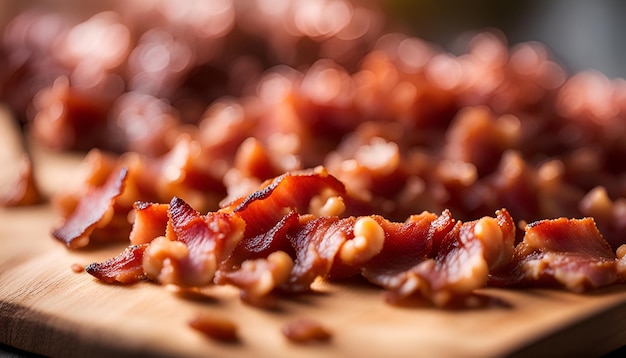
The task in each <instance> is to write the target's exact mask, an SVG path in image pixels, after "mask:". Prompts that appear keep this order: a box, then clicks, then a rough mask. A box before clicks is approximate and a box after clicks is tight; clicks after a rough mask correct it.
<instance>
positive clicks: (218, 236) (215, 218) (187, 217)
mask: <svg viewBox="0 0 626 358" xmlns="http://www.w3.org/2000/svg"><path fill="white" fill-rule="evenodd" d="M168 215H169V220H170V221H169V224H168V225H170V226H171V230H168V238H167V239H169V240H170V242H167V239H166V238H164V239H163V240H159V241H158V242H154V241H153V244H152V245H150V247H149V248H148V250H147V252H146V256H145V258H144V266H145V267H144V268H145V271H146V273H147V274H148V276H149V277H151V278H154V279H157V280H158V281H159V282H161V283H163V284H176V285H180V286H204V285H208V284H211V283H212V282H213V278H214V275H215V272H216V271H217V268H218V265H219V264H220V263H221V262H222V261H223V260H225V258H226V257H228V256H229V255H230V254H231V252H232V250H233V249H234V248H235V246H236V245H237V244H238V243H239V241H240V240H241V238H242V236H243V232H244V228H245V223H244V222H243V221H242V220H241V219H240V218H238V217H236V216H233V215H232V214H228V213H222V212H214V213H209V214H207V215H200V214H199V213H198V212H197V211H195V210H194V209H193V208H192V207H191V206H189V204H187V203H185V202H184V201H183V200H182V199H180V198H177V197H174V198H173V199H172V201H171V202H170V205H169V210H168ZM171 242H175V243H174V244H172V243H171ZM159 244H160V245H163V246H164V247H163V248H161V247H160V246H159ZM172 245H176V246H175V247H178V249H177V250H174V251H173V252H174V253H175V254H173V255H170V254H169V252H170V250H169V248H170V247H172Z"/></svg>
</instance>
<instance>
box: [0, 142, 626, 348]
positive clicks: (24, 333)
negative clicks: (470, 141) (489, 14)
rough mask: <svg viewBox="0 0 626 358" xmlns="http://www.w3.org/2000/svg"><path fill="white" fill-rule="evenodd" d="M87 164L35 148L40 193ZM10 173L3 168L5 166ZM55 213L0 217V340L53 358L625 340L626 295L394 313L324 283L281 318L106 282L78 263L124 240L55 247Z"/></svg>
mask: <svg viewBox="0 0 626 358" xmlns="http://www.w3.org/2000/svg"><path fill="white" fill-rule="evenodd" d="M79 160H80V158H76V157H67V156H57V155H52V154H48V153H45V152H41V151H38V152H36V153H35V163H36V164H37V166H38V168H37V169H38V172H37V173H38V180H39V181H40V183H41V184H42V186H43V190H44V191H45V192H47V193H52V192H54V191H56V190H58V189H59V188H63V187H65V186H67V185H72V184H71V183H72V179H73V178H74V177H75V173H76V170H77V168H78V162H79ZM3 170H5V168H3ZM57 219H58V218H57V216H56V214H55V213H54V212H53V211H52V209H51V208H50V207H49V206H48V205H41V206H36V207H28V208H17V209H0V342H2V343H4V344H8V345H11V346H14V347H17V348H20V349H23V350H26V351H30V352H35V353H39V354H44V355H48V356H67V357H71V356H79V357H85V356H112V355H142V356H175V357H207V356H220V357H221V356H246V357H249V356H255V357H256V356H262V357H287V356H289V357H294V356H298V357H300V356H302V357H308V356H322V355H323V356H326V357H332V356H342V357H348V356H350V357H382V356H385V357H389V356H411V357H415V356H438V357H445V356H453V357H459V356H468V357H492V356H527V355H530V354H534V353H537V354H540V355H542V356H546V355H547V354H550V355H558V356H565V355H576V356H580V355H585V356H588V355H599V354H603V353H606V352H609V351H611V350H614V349H616V348H618V347H621V346H623V345H625V344H626V287H625V286H623V285H622V286H616V287H612V288H610V289H606V290H601V291H597V292H593V293H588V294H582V295H578V294H573V293H568V292H563V291H558V290H502V289H491V288H490V289H483V290H480V291H479V295H480V296H482V297H483V298H486V299H488V301H489V302H490V304H488V305H487V307H484V308H478V309H466V310H442V309H436V308H432V307H428V306H413V307H395V306H390V305H388V304H386V303H385V302H384V299H383V297H382V293H381V290H380V289H377V288H374V287H370V286H367V285H362V284H353V285H347V284H327V283H322V284H320V285H318V286H317V290H318V292H316V293H315V294H310V295H304V296H298V297H295V298H284V299H281V300H279V302H278V305H277V308H276V309H274V310H264V309H260V308H256V307H251V306H248V305H246V304H243V303H242V302H241V301H240V300H239V298H238V293H237V291H236V290H234V289H232V288H230V287H210V288H208V289H206V290H205V291H203V292H202V294H197V295H193V297H192V296H191V295H181V294H180V293H176V292H174V291H172V290H169V289H167V288H166V287H162V286H158V285H155V284H151V283H147V282H145V283H139V284H136V285H132V286H121V285H107V284H102V283H100V282H98V281H96V280H95V279H93V278H92V277H91V276H90V275H88V274H87V273H84V272H83V273H75V272H73V271H72V270H71V268H70V267H71V265H72V264H74V263H79V264H81V265H85V264H88V263H90V262H93V261H102V260H104V259H106V258H109V257H112V256H114V255H116V254H117V253H119V252H120V251H121V250H122V248H123V247H125V244H120V245H114V246H113V247H107V248H99V249H90V250H79V251H70V250H67V249H65V247H64V246H62V245H61V244H59V243H58V242H56V241H54V240H53V239H52V238H51V237H50V235H49V232H50V229H51V227H53V226H54V225H55V224H56V221H57ZM198 313H206V314H212V315H216V316H219V317H226V318H229V319H231V320H232V321H234V322H236V324H237V325H238V327H239V333H240V337H241V341H240V342H239V343H236V344H226V343H221V342H217V341H214V340H211V339H209V338H207V337H204V336H203V335H201V334H199V333H198V332H196V331H194V330H192V329H191V328H189V326H188V325H187V322H188V321H189V320H190V319H191V318H193V317H194V316H195V315H196V314H198ZM298 317H310V318H314V319H316V320H317V321H319V322H320V323H322V324H323V325H324V326H326V327H327V328H328V329H329V330H330V331H332V334H333V337H332V340H331V341H329V342H326V343H316V344H306V345H298V344H294V343H291V342H289V341H287V340H286V339H285V338H284V337H283V336H282V334H281V328H282V327H283V325H285V324H286V323H288V322H290V321H291V320H293V319H295V318H298Z"/></svg>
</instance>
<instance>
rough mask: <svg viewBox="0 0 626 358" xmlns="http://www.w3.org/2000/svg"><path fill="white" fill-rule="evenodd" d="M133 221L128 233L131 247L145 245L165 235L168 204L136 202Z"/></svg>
mask: <svg viewBox="0 0 626 358" xmlns="http://www.w3.org/2000/svg"><path fill="white" fill-rule="evenodd" d="M133 208H134V209H135V211H134V213H135V220H134V221H133V229H132V231H131V232H130V236H129V239H130V243H131V245H140V244H147V243H149V242H151V241H152V240H154V239H155V238H157V237H159V236H163V235H165V231H166V228H167V224H168V221H169V217H168V215H167V214H168V209H169V205H168V204H155V203H146V202H136V203H135V204H133Z"/></svg>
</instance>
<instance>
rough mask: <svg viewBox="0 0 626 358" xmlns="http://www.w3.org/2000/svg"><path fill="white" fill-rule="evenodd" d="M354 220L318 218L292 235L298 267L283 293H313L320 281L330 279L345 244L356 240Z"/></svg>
mask: <svg viewBox="0 0 626 358" xmlns="http://www.w3.org/2000/svg"><path fill="white" fill-rule="evenodd" d="M354 222H355V218H353V217H350V218H346V219H339V218H337V217H319V218H314V219H311V220H309V221H308V222H306V223H305V224H304V225H302V226H301V227H299V228H298V230H297V231H295V232H293V233H291V234H290V235H289V240H290V241H291V243H292V245H293V247H294V249H295V251H296V258H295V265H294V268H293V270H292V272H291V276H290V278H289V282H288V283H287V284H286V285H284V287H283V288H284V289H285V290H288V291H291V292H303V291H308V290H310V287H311V284H312V283H313V281H315V279H316V278H317V277H327V276H328V275H329V273H330V271H331V268H332V266H333V262H335V260H336V257H337V256H338V253H339V251H340V249H341V247H342V245H343V244H344V243H345V242H346V240H348V239H351V238H353V237H354V235H353V233H352V229H353V227H354Z"/></svg>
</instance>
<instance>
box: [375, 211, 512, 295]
mask: <svg viewBox="0 0 626 358" xmlns="http://www.w3.org/2000/svg"><path fill="white" fill-rule="evenodd" d="M395 225H396V226H397V225H398V224H395ZM399 228H400V229H402V230H398V231H396V232H395V233H394V232H393V231H392V230H389V231H388V232H390V234H388V235H395V238H394V240H388V241H389V242H390V245H389V248H388V249H387V250H383V252H382V253H381V254H380V255H379V257H376V258H375V260H373V262H370V263H368V264H366V265H365V266H364V268H363V275H364V277H366V278H367V279H368V280H370V281H371V282H373V283H375V284H378V285H380V286H382V287H384V288H385V289H386V290H387V292H388V297H389V298H390V299H391V300H392V301H397V300H400V299H402V298H404V297H407V296H410V295H414V294H420V295H421V296H423V297H424V298H427V299H429V300H430V301H431V302H433V303H434V304H435V305H438V306H444V305H446V304H448V303H449V302H450V301H452V300H453V299H454V298H457V297H464V296H467V295H469V294H471V293H472V292H473V291H474V290H475V289H477V288H480V287H484V286H485V284H486V282H487V279H488V275H489V272H490V270H491V269H493V268H495V267H499V266H501V265H506V264H508V262H509V261H510V260H511V258H512V253H513V244H514V240H515V225H514V223H513V219H512V218H511V216H510V215H509V214H508V212H506V210H500V211H498V212H497V218H492V217H484V218H482V219H479V220H476V221H471V222H467V223H461V222H458V221H455V220H454V219H453V218H452V217H451V215H450V213H449V212H448V211H445V212H444V213H443V214H442V215H441V216H439V217H438V218H436V219H433V215H432V214H428V213H424V214H421V215H419V216H414V217H412V218H411V220H410V221H408V222H407V223H405V224H404V225H403V226H400V227H399ZM407 231H408V232H413V233H415V234H416V236H414V237H413V238H412V239H411V240H412V241H413V243H411V244H408V245H407V244H406V243H402V244H400V245H399V244H398V242H402V241H403V240H407V238H410V237H411V235H406V234H404V235H403V234H401V233H403V232H404V233H406V232H407ZM418 240H419V242H421V245H420V246H416V245H415V242H416V241H418ZM392 245H393V246H392ZM402 247H408V248H411V247H413V248H414V250H415V251H414V252H415V254H414V255H410V256H409V255H407V254H406V253H405V254H404V255H401V256H400V259H399V260H398V259H396V258H395V255H394V253H396V252H398V251H401V248H402ZM418 248H419V249H418ZM383 261H384V262H391V263H392V264H391V265H385V264H382V262H383Z"/></svg>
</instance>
